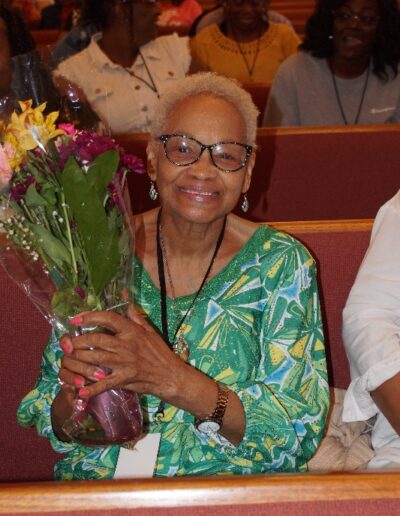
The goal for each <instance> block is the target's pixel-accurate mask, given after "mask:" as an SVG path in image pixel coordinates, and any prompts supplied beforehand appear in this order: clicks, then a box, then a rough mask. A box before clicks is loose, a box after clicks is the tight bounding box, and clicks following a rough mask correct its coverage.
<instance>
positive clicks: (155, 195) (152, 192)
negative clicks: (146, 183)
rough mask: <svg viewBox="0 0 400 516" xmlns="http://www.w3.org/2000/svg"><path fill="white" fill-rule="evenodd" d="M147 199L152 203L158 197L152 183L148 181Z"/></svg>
mask: <svg viewBox="0 0 400 516" xmlns="http://www.w3.org/2000/svg"><path fill="white" fill-rule="evenodd" d="M149 197H150V199H151V200H152V201H156V200H157V197H158V192H157V190H156V187H155V184H154V183H153V181H150V190H149Z"/></svg>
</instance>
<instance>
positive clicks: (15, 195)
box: [10, 176, 35, 202]
mask: <svg viewBox="0 0 400 516" xmlns="http://www.w3.org/2000/svg"><path fill="white" fill-rule="evenodd" d="M34 182H35V178H34V176H27V177H26V179H25V181H24V182H23V183H17V184H15V185H13V187H12V188H11V190H10V199H11V200H12V201H15V202H19V201H21V200H22V199H23V197H24V195H25V194H26V191H27V190H28V187H29V185H31V184H32V183H34Z"/></svg>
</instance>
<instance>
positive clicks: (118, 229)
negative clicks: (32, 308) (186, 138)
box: [0, 55, 144, 446]
mask: <svg viewBox="0 0 400 516" xmlns="http://www.w3.org/2000/svg"><path fill="white" fill-rule="evenodd" d="M36 60H37V55H35V56H34V58H33V57H32V56H30V57H29V56H25V57H20V61H21V62H25V63H28V62H29V63H33V65H34V66H35V67H36V68H37V69H41V70H42V72H41V73H45V75H46V73H47V72H43V70H44V69H43V66H42V64H40V65H39V64H38V63H37V62H36ZM33 65H32V66H33ZM14 69H17V70H20V68H18V67H14ZM30 74H31V75H32V77H33V76H34V72H33V70H30ZM25 76H26V77H27V78H29V77H30V75H29V73H26V74H25ZM27 81H28V82H29V83H30V85H31V86H32V88H31V91H34V92H36V93H35V95H36V97H35V98H33V99H32V98H20V94H19V93H18V91H22V92H23V94H26V92H27V88H26V86H27V83H26V82H24V81H23V83H22V84H20V90H18V88H17V86H15V87H14V89H13V90H12V91H10V93H9V94H8V95H7V96H6V97H3V98H2V99H0V108H2V107H3V108H4V112H3V114H4V113H7V116H5V115H4V116H3V117H2V119H1V120H0V261H1V264H2V266H3V267H4V268H5V270H6V271H7V273H8V274H9V275H10V277H11V278H12V279H13V280H14V281H15V282H16V283H17V284H18V285H19V286H20V287H21V288H22V289H23V290H24V292H25V293H26V294H27V295H28V296H29V298H30V299H31V300H32V302H33V303H34V304H35V305H36V307H37V308H38V309H39V310H40V312H41V313H42V314H43V316H44V317H45V318H46V319H47V320H48V322H49V323H50V324H51V325H52V326H53V328H54V329H55V330H56V331H57V333H58V335H62V334H64V333H74V332H76V331H78V332H80V331H82V332H83V331H102V330H101V329H97V328H90V329H87V328H86V329H85V328H82V329H78V330H77V329H76V327H75V326H72V325H71V324H70V322H69V321H70V319H71V317H73V316H74V315H76V314H77V313H80V312H83V311H90V310H115V311H118V312H119V313H123V312H124V310H125V308H126V305H127V303H128V300H127V292H128V293H129V292H130V290H131V288H132V285H133V277H132V274H133V259H134V254H133V253H134V251H133V250H134V241H133V239H134V231H133V228H132V225H131V213H130V202H129V196H128V193H127V189H126V188H125V187H126V175H127V174H128V173H135V172H136V173H142V172H144V169H143V163H142V162H141V160H139V159H138V158H137V157H136V156H133V155H130V154H127V153H126V152H124V150H123V149H122V148H121V147H119V146H118V145H117V144H116V143H115V142H114V141H113V140H112V139H111V138H110V137H108V136H105V135H104V134H102V127H103V125H102V124H101V123H100V121H99V118H98V117H97V116H96V115H95V113H94V111H93V110H92V108H91V107H90V106H89V105H87V104H85V103H84V104H82V103H81V100H82V96H81V92H79V91H78V90H77V89H76V88H75V87H74V86H73V85H71V84H69V83H68V82H65V81H64V82H63V83H62V85H61V89H60V88H59V90H58V92H57V93H55V94H54V96H52V100H51V102H50V103H51V105H52V107H53V106H54V103H55V102H56V103H57V102H58V106H59V110H58V111H57V112H55V111H52V112H49V111H48V110H47V108H46V103H41V104H40V103H39V102H40V101H41V100H43V92H40V94H39V93H37V88H33V86H35V84H36V83H34V80H33V78H30V79H27ZM14 82H15V83H16V80H15V78H14ZM52 93H54V92H53V90H52ZM49 98H50V97H49ZM10 106H12V109H11V108H10ZM82 115H83V119H84V121H83V122H81V121H80V120H79V119H80V116H82ZM60 121H61V122H63V123H59V122H60ZM93 129H95V130H93ZM106 372H109V371H106ZM64 430H65V432H66V433H67V434H68V435H69V436H70V437H71V438H72V439H74V440H76V441H79V442H81V443H84V444H88V445H94V446H96V445H99V446H103V445H107V444H113V443H123V442H127V441H136V440H137V439H138V437H139V436H140V434H141V431H142V414H141V409H140V403H139V399H138V396H137V394H136V393H133V392H130V391H126V390H123V389H112V390H109V391H106V392H104V393H102V394H99V395H97V396H94V397H92V398H90V399H89V400H87V401H84V400H81V399H79V398H77V400H76V403H75V408H74V411H73V414H72V416H71V418H70V419H69V420H68V421H67V422H66V423H65V425H64Z"/></svg>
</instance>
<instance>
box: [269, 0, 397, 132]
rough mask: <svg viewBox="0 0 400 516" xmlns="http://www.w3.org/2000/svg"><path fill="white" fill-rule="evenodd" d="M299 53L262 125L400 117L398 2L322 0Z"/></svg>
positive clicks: (286, 67)
mask: <svg viewBox="0 0 400 516" xmlns="http://www.w3.org/2000/svg"><path fill="white" fill-rule="evenodd" d="M300 50H301V51H300V52H299V53H298V54H297V55H296V56H293V57H291V58H289V59H288V60H287V61H286V62H285V63H284V64H283V65H282V66H281V68H280V69H279V71H278V73H277V75H276V77H275V80H274V83H273V85H272V90H271V93H270V96H269V100H268V104H267V108H266V112H265V117H264V125H266V126H295V125H302V126H305V125H308V126H312V125H314V126H318V125H348V124H381V123H398V122H400V75H399V74H398V67H399V62H400V16H399V10H398V6H397V2H396V0H319V1H318V3H317V5H316V7H315V11H314V13H313V15H312V16H311V17H310V19H309V20H308V22H307V26H306V37H305V39H304V43H303V44H302V45H301V46H300Z"/></svg>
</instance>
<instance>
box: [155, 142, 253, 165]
mask: <svg viewBox="0 0 400 516" xmlns="http://www.w3.org/2000/svg"><path fill="white" fill-rule="evenodd" d="M172 136H179V137H181V138H184V139H186V140H192V141H193V142H196V143H197V144H198V145H200V153H199V155H198V156H197V158H196V159H194V160H193V161H190V162H189V163H176V161H173V160H172V159H171V158H170V157H169V156H168V153H167V143H168V140H169V139H170V138H171V137H172ZM158 140H160V141H161V142H162V143H163V147H164V154H165V157H166V158H167V160H168V161H169V162H170V163H172V164H173V165H176V166H177V167H188V166H189V165H193V163H196V162H197V161H199V159H200V158H201V155H202V154H203V152H204V151H205V150H206V149H207V150H208V152H209V153H210V158H211V161H212V163H213V165H214V166H215V167H217V168H218V170H222V172H227V173H229V172H237V171H238V170H240V169H242V168H243V167H245V166H246V164H247V160H248V159H249V157H250V156H251V153H252V152H253V147H252V146H251V145H247V144H246V143H240V142H235V141H222V142H217V143H212V144H211V145H205V144H204V143H201V142H199V140H196V138H193V137H192V136H187V135H186V134H179V133H173V134H162V135H161V136H159V137H158ZM224 144H230V145H232V144H233V145H240V147H243V148H244V149H246V156H245V158H244V162H243V163H242V165H241V166H240V167H238V168H234V169H232V170H228V169H226V168H222V167H220V166H219V165H217V164H216V163H215V160H214V156H213V150H214V148H215V147H217V146H218V145H224Z"/></svg>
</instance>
